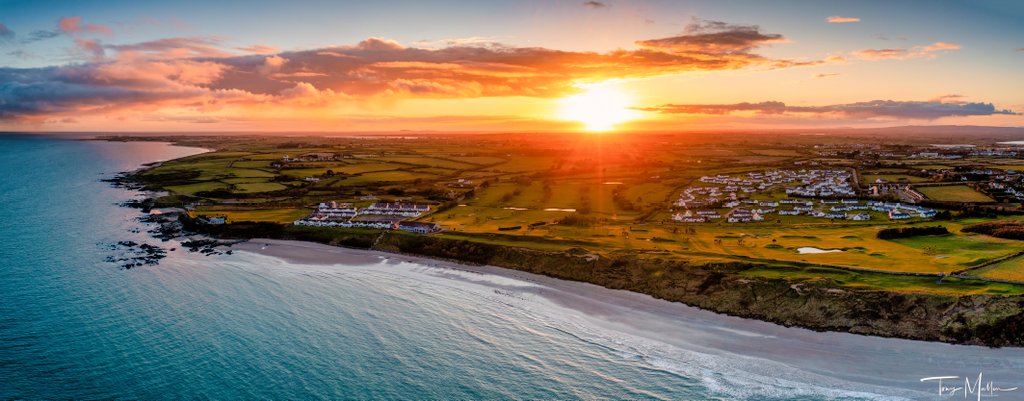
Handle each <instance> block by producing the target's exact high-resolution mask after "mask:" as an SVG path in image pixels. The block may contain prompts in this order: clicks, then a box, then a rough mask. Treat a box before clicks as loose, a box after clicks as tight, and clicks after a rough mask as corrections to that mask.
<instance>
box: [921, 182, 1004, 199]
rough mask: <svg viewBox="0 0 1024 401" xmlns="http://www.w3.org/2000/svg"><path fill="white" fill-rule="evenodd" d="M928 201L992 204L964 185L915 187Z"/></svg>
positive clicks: (985, 197)
mask: <svg viewBox="0 0 1024 401" xmlns="http://www.w3.org/2000/svg"><path fill="white" fill-rule="evenodd" d="M916 189H917V190H918V191H920V192H921V193H923V194H924V195H925V196H927V197H928V198H929V199H934V200H937V201H940V202H992V198H989V197H988V196H985V195H984V194H981V193H978V191H975V190H974V189H972V188H971V187H968V186H966V185H947V186H934V187H917V188H916Z"/></svg>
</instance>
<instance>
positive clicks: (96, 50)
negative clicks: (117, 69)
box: [75, 39, 106, 60]
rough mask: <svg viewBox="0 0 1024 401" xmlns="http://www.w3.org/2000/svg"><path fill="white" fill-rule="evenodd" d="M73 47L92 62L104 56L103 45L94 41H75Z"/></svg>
mask: <svg viewBox="0 0 1024 401" xmlns="http://www.w3.org/2000/svg"><path fill="white" fill-rule="evenodd" d="M75 46H76V47H77V48H78V49H79V50H80V51H82V52H83V53H84V54H85V55H86V56H87V57H89V58H91V59H94V60H99V59H102V58H103V57H104V56H105V55H106V52H105V51H104V50H103V45H101V44H100V42H99V41H98V40H95V39H75Z"/></svg>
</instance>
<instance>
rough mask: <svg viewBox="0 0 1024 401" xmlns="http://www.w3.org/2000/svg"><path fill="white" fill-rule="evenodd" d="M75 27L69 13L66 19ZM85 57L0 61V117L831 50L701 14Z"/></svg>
mask: <svg viewBox="0 0 1024 401" xmlns="http://www.w3.org/2000/svg"><path fill="white" fill-rule="evenodd" d="M75 26H79V27H80V24H76V25H75ZM76 39H77V41H76V44H77V48H78V49H79V50H80V51H81V52H82V53H83V54H84V55H86V56H88V59H89V60H90V61H87V62H84V63H81V64H72V65H65V66H54V67H46V68H29V69H0V82H2V83H3V84H0V119H38V118H43V117H47V116H50V117H52V114H60V113H75V112H79V111H81V110H121V109H136V108H138V109H144V110H159V109H161V108H174V109H180V108H193V109H195V108H204V109H205V108H211V107H224V105H225V104H227V103H230V104H234V105H244V104H252V105H267V104H278V103H280V104H285V105H294V104H300V103H302V102H300V101H298V100H296V99H297V98H298V97H299V95H303V96H301V97H302V98H304V99H307V100H306V101H305V103H303V104H324V103H327V99H330V98H334V99H338V100H339V101H340V100H345V101H350V102H354V101H370V100H373V99H378V98H379V99H381V100H387V99H400V98H470V97H496V96H526V97H558V96H564V95H567V94H572V93H576V92H578V91H579V85H580V84H582V83H587V82H599V81H604V80H608V79H623V78H642V77H650V76H658V75H670V74H679V73H684V72H689V71H714V70H731V69H739V68H749V67H767V68H783V67H797V66H804V65H816V64H821V63H826V62H834V61H837V59H835V58H829V59H825V60H818V61H796V60H788V59H771V58H766V57H764V56H761V55H759V54H757V53H756V52H755V51H756V49H757V48H758V47H760V46H763V45H765V44H769V43H777V42H781V41H783V40H784V38H783V37H782V35H778V34H769V33H762V32H761V31H760V29H759V28H758V27H756V26H746V25H732V24H727V23H724V22H716V21H703V22H695V23H693V24H691V25H689V26H687V28H686V30H685V31H684V32H683V33H681V34H680V35H678V36H674V37H669V38H659V39H650V40H642V41H639V42H637V45H638V48H636V49H618V50H614V51H610V52H605V53H597V52H581V51H561V50H554V49H547V48H541V47H510V46H504V45H492V46H473V45H454V46H446V47H441V48H418V47H408V46H405V45H402V44H401V43H398V42H395V41H393V40H389V39H383V38H368V39H366V40H363V41H361V42H359V43H357V44H353V45H341V46H330V47H324V48H317V49H310V50H302V51H286V52H281V53H278V54H272V55H264V54H243V55H237V54H230V53H228V52H226V51H224V50H222V49H221V48H220V46H219V45H220V41H219V40H218V39H216V38H168V39H160V40H154V41H147V42H141V43H134V44H117V45H108V44H102V43H100V42H99V41H97V40H92V39H82V38H76Z"/></svg>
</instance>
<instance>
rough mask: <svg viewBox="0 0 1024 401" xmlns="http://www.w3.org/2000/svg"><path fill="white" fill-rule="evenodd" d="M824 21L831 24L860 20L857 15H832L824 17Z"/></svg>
mask: <svg viewBox="0 0 1024 401" xmlns="http://www.w3.org/2000/svg"><path fill="white" fill-rule="evenodd" d="M825 20H826V21H828V22H829V23H832V24H845V23H849V22H860V18H857V17H840V16H838V15H832V16H829V17H828V18H825Z"/></svg>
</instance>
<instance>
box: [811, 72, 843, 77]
mask: <svg viewBox="0 0 1024 401" xmlns="http://www.w3.org/2000/svg"><path fill="white" fill-rule="evenodd" d="M838 76H839V73H838V72H829V73H821V74H817V75H815V76H814V77H815V78H832V77H838Z"/></svg>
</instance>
